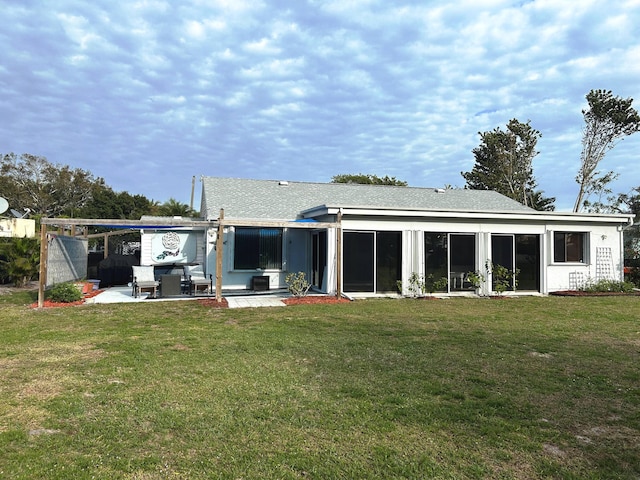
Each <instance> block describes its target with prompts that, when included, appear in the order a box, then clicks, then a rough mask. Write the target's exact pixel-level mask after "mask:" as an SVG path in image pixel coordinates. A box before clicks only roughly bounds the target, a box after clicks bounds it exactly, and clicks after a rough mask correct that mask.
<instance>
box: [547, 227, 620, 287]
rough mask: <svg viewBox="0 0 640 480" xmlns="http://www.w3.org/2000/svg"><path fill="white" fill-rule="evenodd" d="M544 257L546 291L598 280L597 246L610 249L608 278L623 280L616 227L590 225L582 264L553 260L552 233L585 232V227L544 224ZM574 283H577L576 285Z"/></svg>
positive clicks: (618, 235) (618, 232) (618, 236)
mask: <svg viewBox="0 0 640 480" xmlns="http://www.w3.org/2000/svg"><path fill="white" fill-rule="evenodd" d="M547 229H548V230H547V232H548V234H547V238H546V241H545V244H544V246H545V256H544V258H543V260H544V265H545V269H546V271H547V285H546V288H547V290H546V291H547V292H553V291H557V290H574V289H575V288H576V287H579V286H580V283H581V282H587V281H597V280H600V278H599V277H600V275H599V270H600V269H599V268H598V265H597V254H598V248H608V249H610V251H611V262H612V263H611V274H610V277H609V279H610V280H616V281H622V280H624V271H623V269H624V265H623V261H624V259H623V243H622V231H619V230H620V229H616V228H615V227H611V226H609V227H607V226H590V231H589V234H588V237H587V243H588V246H587V252H588V254H587V258H586V259H585V263H554V261H553V245H552V244H553V232H554V231H558V232H587V231H588V230H587V229H586V228H585V226H579V225H578V226H565V225H563V226H547ZM576 282H577V285H576Z"/></svg>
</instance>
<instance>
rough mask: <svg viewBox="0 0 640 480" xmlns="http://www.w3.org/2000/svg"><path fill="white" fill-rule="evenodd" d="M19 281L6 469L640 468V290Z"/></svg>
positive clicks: (443, 471) (470, 472)
mask: <svg viewBox="0 0 640 480" xmlns="http://www.w3.org/2000/svg"><path fill="white" fill-rule="evenodd" d="M30 301H31V297H30V296H29V295H27V294H24V293H23V294H14V295H3V296H0V335H1V336H0V478H11V479H21V478H23V479H41V478H42V479H56V478H65V479H66V478H71V479H84V478H86V479H89V478H99V479H117V478H127V479H166V478H168V479H194V478H195V479H197V478H230V479H270V478H274V479H275V478H277V479H281V478H284V479H287V478H313V479H333V478H335V479H338V478H340V479H343V478H345V479H346V478H359V479H361V478H372V479H373V478H435V479H461V478H462V479H464V478H490V479H493V478H496V479H497V478H504V479H507V478H522V479H531V478H566V479H582V478H587V479H603V478H607V479H609V478H628V479H638V478H640V320H639V317H640V298H639V297H634V298H631V297H627V298H619V297H604V298H561V297H549V298H512V299H505V300H490V299H450V300H438V301H436V300H429V301H425V300H412V299H405V300H392V299H384V300H367V301H357V302H353V303H349V304H342V305H325V306H294V307H286V308H263V309H246V310H245V309H241V310H218V309H211V308H205V307H203V306H200V305H199V304H198V303H196V302H149V303H148V304H133V305H126V304H122V305H87V306H82V307H71V308H59V309H45V310H40V311H38V310H31V309H29V308H28V307H26V306H24V304H25V303H28V302H30Z"/></svg>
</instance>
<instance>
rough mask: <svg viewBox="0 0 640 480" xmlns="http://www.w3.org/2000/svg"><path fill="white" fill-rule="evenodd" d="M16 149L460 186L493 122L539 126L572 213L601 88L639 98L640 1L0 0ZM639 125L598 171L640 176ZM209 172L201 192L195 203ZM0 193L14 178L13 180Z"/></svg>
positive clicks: (185, 166) (185, 190) (156, 175)
mask: <svg viewBox="0 0 640 480" xmlns="http://www.w3.org/2000/svg"><path fill="white" fill-rule="evenodd" d="M0 9H1V10H0V11H1V12H2V19H3V22H2V29H1V30H0V46H1V50H0V153H8V152H15V153H32V154H36V155H42V156H45V157H47V159H49V161H51V162H53V163H58V164H62V165H71V166H73V167H80V168H83V169H86V170H89V171H90V172H92V173H93V174H94V175H95V176H98V177H103V178H104V179H105V181H106V183H107V184H108V185H110V186H111V187H113V188H114V189H115V190H116V191H128V192H130V193H140V194H143V195H146V196H147V197H149V198H152V199H154V200H158V201H165V200H167V199H168V198H170V197H173V198H176V199H178V200H180V201H182V202H184V203H189V201H190V193H191V182H192V177H193V176H196V178H199V177H200V176H201V175H211V176H225V177H242V178H259V179H285V180H300V181H320V182H328V181H330V179H331V177H332V176H333V175H336V174H340V173H371V174H377V175H380V176H384V175H390V176H395V177H397V178H398V179H401V180H406V181H408V182H409V184H410V185H411V186H425V187H441V186H444V185H452V186H460V187H462V186H464V179H463V178H462V176H461V175H460V172H461V171H468V170H470V169H471V168H472V166H473V155H472V153H471V151H472V149H473V148H474V147H476V146H478V144H479V142H480V139H479V135H478V132H481V131H482V132H484V131H488V130H492V129H494V128H496V127H504V126H505V125H506V123H507V122H508V121H509V120H510V119H511V118H517V119H518V120H520V121H522V122H525V121H527V120H531V125H532V126H533V127H534V128H536V129H537V130H539V131H540V132H541V133H542V138H541V140H540V141H539V142H538V149H539V151H540V154H539V155H538V156H537V157H536V159H535V160H534V164H533V165H534V175H535V177H536V178H537V180H538V183H539V185H540V187H541V189H543V190H544V191H545V194H546V195H547V196H555V197H557V198H558V201H557V203H556V205H557V207H558V209H559V210H569V209H571V207H572V206H573V201H574V199H575V196H576V193H577V185H576V184H575V182H574V177H575V173H576V171H577V169H578V165H579V156H580V149H581V143H580V142H581V135H582V132H581V128H582V125H583V123H584V122H583V118H582V113H581V110H582V109H583V108H585V107H586V101H585V98H584V97H585V95H586V94H587V93H588V92H589V91H590V90H591V89H598V88H602V89H607V90H612V91H613V93H614V94H616V95H619V96H621V97H624V98H628V97H632V98H634V99H637V100H636V101H635V102H634V106H635V107H636V108H640V0H606V1H605V0H580V1H576V0H459V1H455V0H453V1H450V0H181V1H162V0H140V1H135V0H132V1H123V2H114V1H112V0H96V1H86V0H82V1H76V0H56V1H55V2H53V1H44V0H42V1H35V0H0ZM639 157H640V134H637V135H636V136H634V137H630V138H628V139H626V140H625V141H623V142H622V143H621V144H619V145H618V146H617V147H616V148H615V149H614V150H613V151H611V152H610V154H609V155H608V156H607V158H606V159H605V161H604V163H603V165H602V168H603V169H604V170H615V171H617V172H619V173H620V178H619V179H618V180H617V181H616V182H615V184H614V185H613V189H614V190H615V191H616V192H627V191H628V190H629V189H631V188H632V187H636V186H639V185H640V158H639ZM199 189H200V185H199V182H196V192H197V193H196V204H198V202H199ZM0 194H1V192H0Z"/></svg>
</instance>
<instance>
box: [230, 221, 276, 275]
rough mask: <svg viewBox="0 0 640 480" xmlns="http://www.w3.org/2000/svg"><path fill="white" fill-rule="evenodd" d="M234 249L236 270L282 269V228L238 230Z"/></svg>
mask: <svg viewBox="0 0 640 480" xmlns="http://www.w3.org/2000/svg"><path fill="white" fill-rule="evenodd" d="M234 247H235V248H234V254H233V266H234V268H235V269H236V270H255V269H257V268H260V269H263V270H280V269H282V229H281V228H245V227H241V228H236V231H235V244H234Z"/></svg>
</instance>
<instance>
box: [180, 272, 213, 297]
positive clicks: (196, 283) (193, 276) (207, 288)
mask: <svg viewBox="0 0 640 480" xmlns="http://www.w3.org/2000/svg"><path fill="white" fill-rule="evenodd" d="M183 269H184V277H185V278H186V279H187V288H188V291H189V295H192V292H193V295H196V294H197V293H198V291H201V292H204V293H206V294H210V293H212V292H213V275H211V274H209V275H205V273H204V270H203V269H202V265H185V266H184V267H183Z"/></svg>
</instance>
